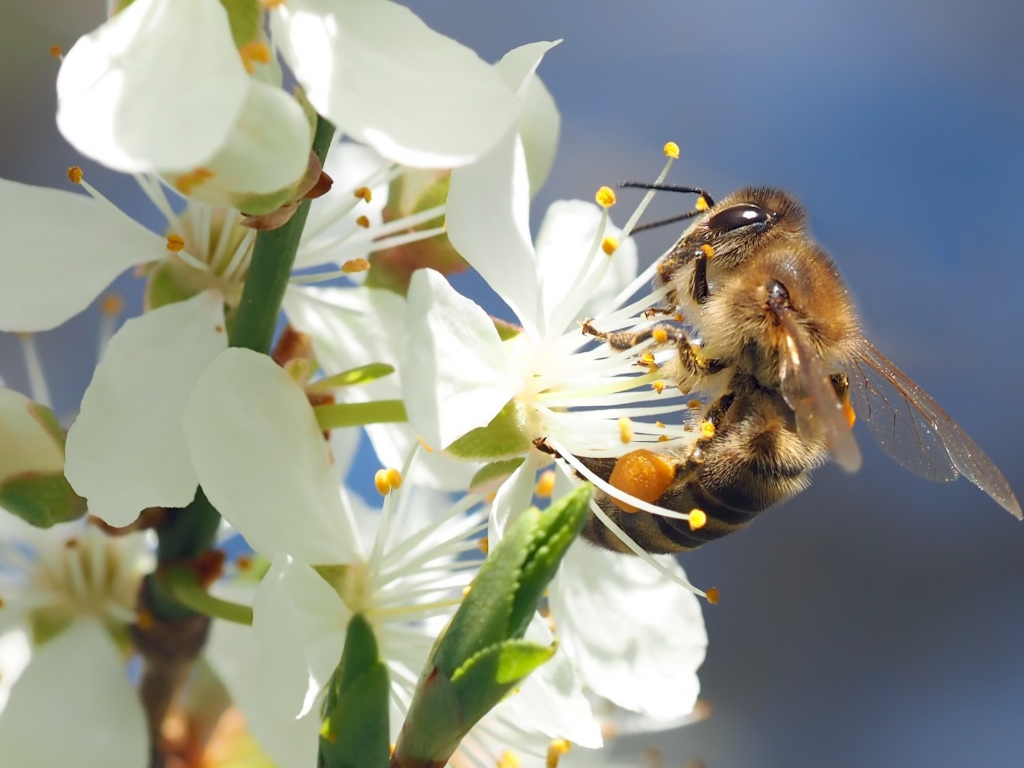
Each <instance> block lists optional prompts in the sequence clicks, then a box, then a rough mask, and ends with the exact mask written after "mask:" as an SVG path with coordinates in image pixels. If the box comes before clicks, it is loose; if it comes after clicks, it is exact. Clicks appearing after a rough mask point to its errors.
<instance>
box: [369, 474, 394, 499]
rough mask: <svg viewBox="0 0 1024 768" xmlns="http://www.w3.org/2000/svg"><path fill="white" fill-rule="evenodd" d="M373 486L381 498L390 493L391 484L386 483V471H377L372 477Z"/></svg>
mask: <svg viewBox="0 0 1024 768" xmlns="http://www.w3.org/2000/svg"><path fill="white" fill-rule="evenodd" d="M373 484H374V485H375V486H376V487H377V493H379V494H380V495H381V496H387V495H388V494H389V493H391V483H389V482H388V471H387V470H386V469H378V470H377V472H376V473H375V474H374V476H373Z"/></svg>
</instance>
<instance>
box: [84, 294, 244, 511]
mask: <svg viewBox="0 0 1024 768" xmlns="http://www.w3.org/2000/svg"><path fill="white" fill-rule="evenodd" d="M226 346H227V339H226V334H225V333H224V303H223V299H222V297H221V295H220V294H219V293H217V292H216V291H205V292H203V293H200V294H198V295H197V296H194V297H193V298H191V299H189V300H188V301H183V302H179V303H177V304H168V305H166V306H163V307H160V308H159V309H157V310H155V311H153V312H149V313H147V314H145V315H143V316H142V317H137V318H134V319H132V320H129V321H128V322H126V323H125V324H124V325H123V326H122V327H121V330H119V331H118V332H117V333H116V334H114V337H113V338H112V339H111V340H110V344H109V346H108V347H107V351H106V354H105V355H104V356H103V360H102V361H101V362H100V364H99V365H98V366H97V367H96V372H95V373H94V374H93V377H92V382H91V383H90V384H89V388H88V389H87V390H86V391H85V396H84V397H83V398H82V409H81V412H80V413H79V415H78V418H77V419H76V420H75V423H74V424H73V425H72V427H71V430H70V431H69V432H68V440H67V445H66V452H67V459H66V463H65V473H66V474H67V478H68V480H69V481H70V483H71V485H72V486H73V487H74V489H75V490H76V491H77V492H78V494H79V495H81V496H84V497H85V498H86V499H88V501H89V511H90V512H91V513H92V514H94V515H96V516H98V517H100V518H101V519H102V520H104V521H106V522H107V523H109V524H110V525H113V526H124V525H128V524H129V523H131V522H132V521H133V520H135V518H136V517H137V516H138V514H139V512H140V511H141V510H143V509H145V508H146V507H154V506H159V507H184V506H185V505H187V504H188V503H189V502H190V501H192V498H193V496H195V492H196V482H197V480H196V473H195V471H194V470H193V469H192V460H191V458H190V457H189V452H188V445H186V443H185V433H184V430H183V428H182V426H183V424H182V422H183V418H184V415H185V405H186V403H187V402H188V398H189V395H190V394H191V392H192V387H193V386H195V383H196V381H197V380H198V379H199V375H200V374H201V373H202V372H203V370H204V369H205V368H206V366H207V365H209V364H210V362H211V361H212V360H213V359H214V358H215V357H216V356H217V355H218V354H219V353H220V352H222V351H223V350H224V348H225V347H226Z"/></svg>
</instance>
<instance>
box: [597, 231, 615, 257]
mask: <svg viewBox="0 0 1024 768" xmlns="http://www.w3.org/2000/svg"><path fill="white" fill-rule="evenodd" d="M618 248H619V239H618V238H617V237H612V236H611V235H607V236H605V238H604V240H602V241H601V250H602V251H604V252H605V254H606V255H608V256H611V255H612V254H613V253H615V251H617V250H618Z"/></svg>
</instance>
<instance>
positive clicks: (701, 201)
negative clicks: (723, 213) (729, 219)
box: [694, 195, 709, 211]
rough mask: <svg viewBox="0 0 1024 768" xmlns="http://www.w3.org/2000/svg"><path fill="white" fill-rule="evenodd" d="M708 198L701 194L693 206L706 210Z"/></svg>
mask: <svg viewBox="0 0 1024 768" xmlns="http://www.w3.org/2000/svg"><path fill="white" fill-rule="evenodd" d="M708 207H709V206H708V199H707V198H706V197H704V195H701V196H700V197H698V198H697V204H696V205H695V206H694V208H696V209H697V210H698V211H706V210H707V209H708Z"/></svg>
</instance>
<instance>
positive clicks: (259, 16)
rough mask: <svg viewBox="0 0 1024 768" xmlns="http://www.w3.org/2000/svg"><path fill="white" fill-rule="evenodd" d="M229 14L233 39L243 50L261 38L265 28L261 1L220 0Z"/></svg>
mask: <svg viewBox="0 0 1024 768" xmlns="http://www.w3.org/2000/svg"><path fill="white" fill-rule="evenodd" d="M220 4H221V5H222V6H224V10H225V11H226V12H227V14H228V24H230V26H231V38H232V39H233V40H234V42H235V47H236V48H241V47H242V46H243V45H246V44H247V43H251V42H253V41H254V40H255V39H256V38H257V37H259V34H260V31H261V30H262V28H263V9H262V8H260V3H259V0H220Z"/></svg>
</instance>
